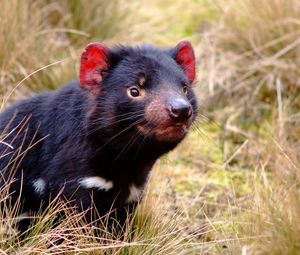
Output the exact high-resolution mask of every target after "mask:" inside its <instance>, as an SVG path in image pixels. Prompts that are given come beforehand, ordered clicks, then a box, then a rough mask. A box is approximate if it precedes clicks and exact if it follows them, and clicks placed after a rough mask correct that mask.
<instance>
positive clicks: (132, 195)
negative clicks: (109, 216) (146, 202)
mask: <svg viewBox="0 0 300 255" xmlns="http://www.w3.org/2000/svg"><path fill="white" fill-rule="evenodd" d="M142 193H143V188H138V187H136V186H135V185H134V184H132V185H131V186H130V187H129V195H128V197H127V200H126V202H127V203H131V202H138V201H139V200H140V198H141V196H142Z"/></svg>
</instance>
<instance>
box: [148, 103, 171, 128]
mask: <svg viewBox="0 0 300 255" xmlns="http://www.w3.org/2000/svg"><path fill="white" fill-rule="evenodd" d="M145 119H146V122H147V126H149V127H165V126H168V125H170V118H169V114H168V111H167V106H166V104H165V103H163V102H162V101H161V100H158V99H156V100H155V99H154V100H152V101H151V102H150V103H149V104H148V105H146V106H145Z"/></svg>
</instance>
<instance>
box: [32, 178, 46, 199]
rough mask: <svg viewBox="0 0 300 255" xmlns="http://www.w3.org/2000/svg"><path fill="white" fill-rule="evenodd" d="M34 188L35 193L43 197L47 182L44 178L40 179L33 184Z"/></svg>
mask: <svg viewBox="0 0 300 255" xmlns="http://www.w3.org/2000/svg"><path fill="white" fill-rule="evenodd" d="M32 186H33V187H34V191H35V193H37V194H38V195H43V193H44V191H45V187H46V182H45V181H44V180H43V179H42V178H39V179H36V180H34V181H33V182H32Z"/></svg>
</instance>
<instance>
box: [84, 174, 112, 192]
mask: <svg viewBox="0 0 300 255" xmlns="http://www.w3.org/2000/svg"><path fill="white" fill-rule="evenodd" d="M78 182H79V184H80V186H82V187H84V188H87V189H91V188H96V189H98V190H105V191H108V190H110V189H111V188H112V187H113V186H114V185H113V182H112V181H108V180H106V179H104V178H102V177H99V176H91V177H84V178H81V179H80V180H79V181H78Z"/></svg>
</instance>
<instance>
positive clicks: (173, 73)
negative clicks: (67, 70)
mask: <svg viewBox="0 0 300 255" xmlns="http://www.w3.org/2000/svg"><path fill="white" fill-rule="evenodd" d="M194 79H195V55H194V51H193V48H192V46H191V44H190V43H189V42H188V41H182V42H180V43H178V44H177V45H176V46H175V47H174V48H171V49H164V50H163V49H157V48H154V47H151V46H147V45H146V46H141V47H124V46H118V47H114V48H111V49H110V48H108V47H107V46H105V45H104V44H102V43H92V44H89V45H88V46H87V47H86V48H85V50H84V52H83V53H82V56H81V65H80V84H81V87H82V88H83V89H85V90H88V91H90V93H91V94H92V95H93V96H94V98H95V100H96V102H97V103H96V104H97V106H96V107H95V110H94V111H93V114H92V116H93V123H96V126H95V129H101V132H106V136H107V134H108V133H109V132H110V135H109V136H111V137H113V136H119V138H121V137H124V136H125V135H126V134H128V135H130V136H132V139H135V138H134V137H135V136H136V137H140V138H141V137H142V138H143V139H144V140H151V141H156V142H159V143H160V144H161V143H166V144H173V145H176V144H177V143H178V142H180V141H181V140H182V139H183V138H184V136H185V135H186V133H187V130H188V129H189V127H190V126H191V124H192V122H193V120H194V119H195V115H196V110H197V103H196V98H195V94H194V92H193V85H192V83H193V81H194ZM147 138H148V139H147ZM127 139H128V138H127ZM116 140H119V139H117V138H116ZM136 141H138V142H141V140H138V138H136Z"/></svg>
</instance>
